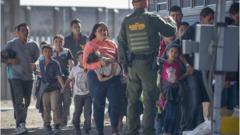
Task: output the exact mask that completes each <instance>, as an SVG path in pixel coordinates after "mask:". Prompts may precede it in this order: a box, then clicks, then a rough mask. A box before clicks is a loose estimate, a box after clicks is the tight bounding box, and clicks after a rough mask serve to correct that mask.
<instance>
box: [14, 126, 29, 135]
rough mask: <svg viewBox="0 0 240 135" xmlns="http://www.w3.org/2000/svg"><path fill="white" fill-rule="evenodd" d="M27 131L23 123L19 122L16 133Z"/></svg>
mask: <svg viewBox="0 0 240 135" xmlns="http://www.w3.org/2000/svg"><path fill="white" fill-rule="evenodd" d="M26 132H27V128H26V127H25V123H20V124H19V126H18V127H17V128H16V134H17V135H20V134H23V133H26Z"/></svg>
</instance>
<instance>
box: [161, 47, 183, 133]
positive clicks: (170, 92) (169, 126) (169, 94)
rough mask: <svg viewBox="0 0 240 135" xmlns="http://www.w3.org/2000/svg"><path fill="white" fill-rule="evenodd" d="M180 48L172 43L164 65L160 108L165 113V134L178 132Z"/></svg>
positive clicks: (167, 51)
mask: <svg viewBox="0 0 240 135" xmlns="http://www.w3.org/2000/svg"><path fill="white" fill-rule="evenodd" d="M179 53H180V47H179V45H177V44H175V43H172V44H170V45H168V46H167V48H166V56H167V59H166V60H164V61H163V63H162V72H161V93H160V102H159V104H160V108H161V109H162V110H163V111H164V116H163V117H164V118H163V134H164V135H172V134H174V132H175V130H176V128H177V127H176V123H177V116H178V115H177V113H178V109H179V103H180V96H179V90H178V89H179V88H178V84H179V80H180V79H181V78H182V77H180V60H179Z"/></svg>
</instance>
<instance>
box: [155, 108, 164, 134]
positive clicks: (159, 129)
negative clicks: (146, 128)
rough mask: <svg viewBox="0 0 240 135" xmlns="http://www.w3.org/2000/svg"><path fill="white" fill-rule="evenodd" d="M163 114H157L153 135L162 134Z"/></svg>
mask: <svg viewBox="0 0 240 135" xmlns="http://www.w3.org/2000/svg"><path fill="white" fill-rule="evenodd" d="M163 118H164V116H163V112H162V113H161V114H157V116H156V119H155V125H154V126H155V135H161V134H163Z"/></svg>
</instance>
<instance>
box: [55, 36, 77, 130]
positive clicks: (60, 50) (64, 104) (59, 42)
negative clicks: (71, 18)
mask: <svg viewBox="0 0 240 135" xmlns="http://www.w3.org/2000/svg"><path fill="white" fill-rule="evenodd" d="M53 58H54V59H55V60H57V61H58V62H59V64H60V66H61V70H62V73H63V80H64V81H66V80H67V78H68V75H69V72H70V69H71V68H72V67H73V66H74V63H73V56H72V53H71V51H70V49H68V48H65V47H64V37H63V35H61V34H57V35H55V36H54V37H53ZM71 95H72V94H71V86H70V85H67V86H65V89H64V93H62V94H61V95H60V115H61V119H62V123H61V127H66V126H67V123H68V119H69V114H70V105H71V101H72V98H71Z"/></svg>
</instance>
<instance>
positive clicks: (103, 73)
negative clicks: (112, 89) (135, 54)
mask: <svg viewBox="0 0 240 135" xmlns="http://www.w3.org/2000/svg"><path fill="white" fill-rule="evenodd" d="M99 59H102V60H104V61H106V63H107V64H106V65H105V66H103V67H101V68H99V69H96V70H95V72H96V74H97V77H98V80H99V81H100V82H103V81H107V80H109V79H111V78H112V77H113V76H118V75H120V74H121V72H122V69H121V66H120V65H119V63H117V62H115V61H113V60H112V59H111V58H108V57H105V56H102V55H101V54H100V53H99V52H97V51H95V52H93V53H91V54H90V55H89V57H88V62H89V63H91V62H94V61H97V60H99Z"/></svg>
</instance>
